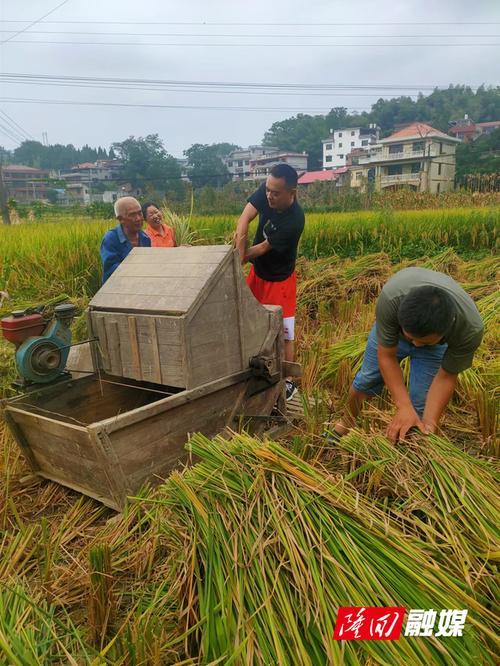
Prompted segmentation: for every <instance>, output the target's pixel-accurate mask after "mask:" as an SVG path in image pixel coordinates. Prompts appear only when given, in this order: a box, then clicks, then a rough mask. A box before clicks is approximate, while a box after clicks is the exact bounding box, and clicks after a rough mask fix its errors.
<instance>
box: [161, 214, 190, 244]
mask: <svg viewBox="0 0 500 666" xmlns="http://www.w3.org/2000/svg"><path fill="white" fill-rule="evenodd" d="M161 212H162V215H163V219H164V220H165V223H166V224H168V226H169V227H172V229H173V230H174V235H175V242H176V243H177V245H193V244H194V243H195V242H196V241H197V240H198V238H199V233H198V232H197V231H196V230H195V229H193V228H192V226H191V217H192V212H193V211H192V208H191V212H190V214H189V215H179V214H178V213H175V212H174V211H173V210H171V209H170V208H169V207H168V206H167V205H166V204H164V205H163V206H162V208H161Z"/></svg>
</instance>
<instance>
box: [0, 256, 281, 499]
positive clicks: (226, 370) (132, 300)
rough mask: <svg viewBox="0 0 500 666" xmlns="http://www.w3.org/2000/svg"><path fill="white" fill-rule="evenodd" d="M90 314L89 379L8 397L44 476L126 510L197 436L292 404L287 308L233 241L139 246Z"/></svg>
mask: <svg viewBox="0 0 500 666" xmlns="http://www.w3.org/2000/svg"><path fill="white" fill-rule="evenodd" d="M88 321H89V328H90V334H91V335H90V336H89V337H91V338H92V337H93V338H95V342H94V343H93V345H92V357H93V364H94V367H93V368H90V369H89V370H90V371H92V372H91V374H88V375H87V376H83V377H79V378H77V379H74V378H73V379H71V380H67V381H63V382H59V383H57V384H54V385H52V386H49V387H46V388H42V389H40V390H35V391H31V392H29V393H26V394H23V395H20V396H17V397H15V398H12V399H10V400H8V401H6V403H5V404H4V413H5V418H6V420H7V423H8V424H9V426H10V428H11V430H12V432H13V434H14V436H15V438H16V440H17V442H18V444H19V446H20V447H21V448H22V450H23V452H24V454H25V456H26V458H27V460H28V461H29V463H30V464H31V466H32V468H33V469H34V471H35V472H36V473H37V474H40V475H41V476H43V477H45V478H48V479H51V480H53V481H57V482H59V483H61V484H63V485H66V486H68V487H70V488H73V489H75V490H78V491H80V492H82V493H85V494H86V495H89V496H91V497H94V498H96V499H98V500H100V501H101V502H103V503H104V504H106V505H108V506H110V507H113V508H115V509H120V508H121V507H122V506H123V504H124V502H125V501H126V498H127V496H129V495H134V494H135V493H137V492H138V491H139V490H140V488H141V487H142V486H143V485H144V484H145V483H146V482H149V483H155V482H158V481H160V480H161V479H163V478H165V476H166V475H168V473H169V471H170V470H171V469H172V468H173V467H175V466H176V465H178V464H179V463H183V462H186V461H187V453H186V451H185V448H184V446H185V443H186V441H187V439H188V437H189V433H192V432H197V431H200V432H203V433H204V434H206V435H208V436H212V435H214V434H216V433H218V432H221V431H222V430H223V429H224V428H226V427H228V426H229V427H237V425H238V422H240V421H241V419H242V418H245V419H246V418H249V417H252V416H260V417H262V416H263V415H264V416H266V415H269V414H271V411H272V409H273V407H274V405H275V403H276V401H279V402H280V404H281V407H282V409H283V411H284V410H285V405H284V401H283V398H282V396H283V383H284V376H285V375H286V371H285V363H284V361H283V328H282V319H281V309H280V308H277V307H274V306H266V307H265V306H262V305H260V304H259V303H258V302H257V301H256V299H255V298H254V297H253V295H252V294H251V292H250V290H249V289H248V287H247V286H246V284H245V280H244V276H243V273H242V271H241V267H240V265H239V260H238V256H237V253H236V252H235V251H234V250H233V249H232V248H231V247H229V246H209V247H186V248H136V249H134V250H133V251H132V252H131V254H130V255H129V256H128V257H127V259H126V260H125V261H124V262H123V263H122V264H121V265H120V266H119V268H118V269H117V270H116V271H115V273H114V274H113V275H112V276H111V277H110V278H109V280H108V281H107V282H106V284H105V285H104V286H103V287H102V288H101V289H100V290H99V292H98V293H97V294H96V296H95V297H94V298H93V299H92V301H91V303H90V306H89V310H88ZM68 369H69V370H73V369H74V368H71V367H69V368H68ZM79 369H80V370H81V369H82V368H79ZM287 370H289V368H287ZM257 423H259V421H258V420H257ZM262 423H265V419H264V420H263V421H262Z"/></svg>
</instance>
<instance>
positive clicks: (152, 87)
mask: <svg viewBox="0 0 500 666" xmlns="http://www.w3.org/2000/svg"><path fill="white" fill-rule="evenodd" d="M4 83H11V84H19V85H37V86H49V87H52V86H54V87H58V88H94V89H97V90H137V91H144V92H183V93H196V94H204V95H212V94H223V95H252V96H253V97H255V96H257V95H258V96H261V95H266V96H267V95H270V96H273V97H276V96H286V97H328V98H330V97H345V96H346V95H349V96H350V97H372V98H373V97H374V93H373V92H370V93H352V92H343V93H340V92H328V91H327V92H282V91H277V92H271V91H255V90H220V89H217V88H213V89H209V90H206V89H204V88H185V87H170V86H156V85H150V86H137V85H125V84H121V85H120V84H114V83H108V84H105V83H62V82H50V81H23V80H21V81H15V80H8V81H5V82H4ZM402 96H404V97H411V98H415V97H418V94H417V93H407V94H405V95H402Z"/></svg>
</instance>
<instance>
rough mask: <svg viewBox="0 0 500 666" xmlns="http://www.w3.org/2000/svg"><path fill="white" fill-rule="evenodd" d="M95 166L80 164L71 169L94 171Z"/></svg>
mask: <svg viewBox="0 0 500 666" xmlns="http://www.w3.org/2000/svg"><path fill="white" fill-rule="evenodd" d="M95 168H96V164H95V162H82V163H81V164H77V165H76V166H74V167H73V169H95Z"/></svg>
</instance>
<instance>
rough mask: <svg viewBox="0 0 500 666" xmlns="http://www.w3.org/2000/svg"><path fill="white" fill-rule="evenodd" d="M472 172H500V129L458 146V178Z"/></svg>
mask: <svg viewBox="0 0 500 666" xmlns="http://www.w3.org/2000/svg"><path fill="white" fill-rule="evenodd" d="M470 173H500V129H497V130H495V131H494V132H492V133H491V134H487V135H484V136H482V137H479V138H478V139H476V140H475V141H471V142H470V143H461V144H459V145H458V146H457V179H461V178H463V177H464V176H465V175H467V174H470Z"/></svg>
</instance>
